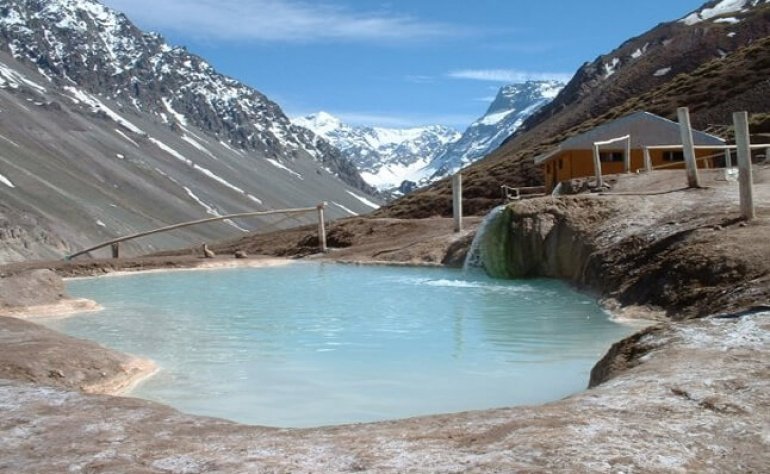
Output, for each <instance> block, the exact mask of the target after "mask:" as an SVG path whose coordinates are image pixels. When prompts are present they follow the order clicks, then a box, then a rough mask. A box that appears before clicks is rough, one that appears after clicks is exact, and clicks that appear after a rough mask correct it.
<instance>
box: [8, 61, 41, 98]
mask: <svg viewBox="0 0 770 474" xmlns="http://www.w3.org/2000/svg"><path fill="white" fill-rule="evenodd" d="M22 86H28V87H31V88H33V89H35V90H36V91H37V92H39V93H41V94H45V93H46V88H45V87H43V86H41V85H40V84H38V83H37V82H35V81H32V80H30V79H27V77H26V76H24V75H23V74H20V73H19V72H17V71H15V70H13V69H11V68H10V67H8V65H7V64H5V63H2V62H0V89H4V88H6V87H10V88H11V89H18V88H20V87H22Z"/></svg>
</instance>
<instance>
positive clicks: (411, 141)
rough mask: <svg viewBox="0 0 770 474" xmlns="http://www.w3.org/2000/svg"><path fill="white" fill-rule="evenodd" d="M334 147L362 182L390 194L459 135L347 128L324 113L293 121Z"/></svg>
mask: <svg viewBox="0 0 770 474" xmlns="http://www.w3.org/2000/svg"><path fill="white" fill-rule="evenodd" d="M293 123H294V124H295V125H299V126H302V127H304V128H307V129H309V130H311V131H313V132H314V133H316V134H318V135H320V136H322V137H323V138H325V139H326V140H328V141H329V142H330V143H331V144H333V145H334V146H335V147H337V148H338V149H339V150H340V151H341V152H342V153H343V154H344V155H345V156H346V157H347V158H348V159H350V160H351V161H352V162H353V163H355V164H356V166H357V167H358V170H359V172H360V173H361V175H362V177H363V178H364V180H365V181H367V182H368V183H369V184H371V185H373V186H375V187H377V188H378V189H380V190H382V191H392V190H394V189H396V188H398V187H399V186H400V185H401V184H402V182H403V181H405V180H408V181H420V180H422V179H423V178H424V177H425V175H426V173H424V172H422V169H423V168H424V167H425V166H427V165H428V164H429V163H430V162H431V161H432V160H433V158H434V157H435V156H436V155H437V154H438V153H440V152H441V151H442V150H443V149H444V147H446V146H447V145H448V144H449V143H451V142H453V141H455V140H457V139H458V138H459V137H460V133H459V132H458V131H457V130H454V129H452V128H450V127H446V126H443V125H427V126H422V127H409V128H388V127H372V126H351V125H347V124H345V123H343V122H342V121H341V120H340V119H338V118H337V117H334V116H333V115H331V114H329V113H327V112H323V111H322V112H317V113H315V114H311V115H307V116H304V117H297V118H295V119H293Z"/></svg>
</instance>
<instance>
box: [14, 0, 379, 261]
mask: <svg viewBox="0 0 770 474" xmlns="http://www.w3.org/2000/svg"><path fill="white" fill-rule="evenodd" d="M73 28H74V29H73ZM122 32H126V34H125V36H121V35H122ZM146 45H149V48H148V49H146V50H145V49H142V48H143V47H144V46H146ZM180 61H181V62H180ZM184 63H187V64H184ZM177 66H178V67H179V70H178V71H176V72H175V68H176V67H177ZM185 74H190V75H191V77H190V78H189V80H188V79H185V77H184V75H185ZM252 119H253V120H252ZM0 176H2V178H0V261H16V260H24V259H29V258H46V259H51V258H59V257H61V256H62V255H64V254H66V253H71V251H72V250H77V249H78V248H83V247H87V246H90V245H93V244H94V243H96V242H98V241H104V240H109V239H111V238H114V237H116V236H119V235H126V234H131V233H135V232H139V231H143V230H148V229H152V228H157V227H161V226H164V225H167V224H170V223H176V222H180V221H187V220H196V219H200V218H201V217H210V216H222V215H226V214H230V213H238V212H249V211H255V210H259V211H261V210H270V209H281V208H297V207H314V206H316V205H317V204H318V203H319V202H322V201H326V202H327V203H328V206H327V216H329V217H330V218H332V219H334V218H340V217H345V216H352V215H358V214H362V213H366V212H368V211H371V210H372V209H374V208H376V207H377V206H378V204H379V198H378V197H376V196H372V194H370V193H374V192H375V191H374V189H373V188H371V187H370V186H368V185H367V184H366V183H365V182H363V179H361V177H360V175H359V174H358V171H357V170H356V169H355V166H354V165H353V164H352V163H351V162H350V161H349V160H347V159H345V158H344V157H343V156H342V155H341V154H340V152H339V151H338V150H336V149H334V148H333V147H332V146H331V145H330V144H329V143H328V142H326V141H325V140H323V139H321V138H319V137H317V136H315V135H314V134H312V133H311V132H310V131H308V130H306V129H303V128H301V127H296V126H293V125H291V124H290V123H289V120H288V118H287V117H286V116H285V115H284V114H283V112H282V111H281V109H280V107H279V106H278V105H277V104H275V103H274V102H272V101H270V100H269V99H267V98H266V97H264V95H262V94H261V93H259V92H258V91H255V90H253V89H250V88H248V87H247V86H245V85H243V84H241V83H239V82H237V81H235V80H233V79H230V78H227V77H225V76H222V75H220V74H218V73H216V72H215V71H214V70H213V68H211V66H210V65H208V63H206V62H205V61H204V60H203V59H201V58H198V57H197V56H192V55H189V54H188V53H186V52H185V50H184V49H183V48H171V47H170V46H168V45H165V43H163V42H162V40H161V39H160V36H158V35H155V34H152V33H147V34H145V33H142V32H141V31H140V30H138V29H137V28H136V27H134V26H133V25H132V24H131V23H130V22H129V21H128V20H127V19H126V17H125V16H124V15H120V14H116V13H114V12H113V11H112V10H109V9H107V8H106V7H103V6H102V5H100V4H98V3H97V2H95V1H92V0H78V1H74V0H51V1H45V2H43V1H37V0H9V1H8V2H6V3H4V4H3V6H2V7H0ZM345 181H347V182H345ZM314 219H315V217H314V216H312V215H310V214H308V215H306V216H295V217H293V218H291V219H283V220H281V219H274V218H255V219H248V220H246V219H240V220H234V221H224V222H221V223H217V224H211V225H206V226H201V227H195V228H189V229H181V230H179V231H175V232H174V233H172V234H162V235H158V236H150V237H147V238H145V239H141V240H138V241H132V242H130V243H127V244H126V245H125V246H124V247H123V249H122V250H123V252H124V253H125V254H127V255H130V254H132V253H133V254H136V253H146V252H147V251H156V250H160V249H163V248H168V247H184V246H190V245H193V244H196V245H197V244H199V243H200V242H202V241H204V242H205V241H211V240H219V239H222V238H227V237H233V236H236V235H241V234H243V233H244V232H247V231H252V230H265V229H270V230H272V229H275V228H282V227H286V226H288V225H296V224H297V223H300V224H304V223H310V222H313V220H314ZM104 254H105V253H104V252H102V253H99V252H97V254H96V255H104Z"/></svg>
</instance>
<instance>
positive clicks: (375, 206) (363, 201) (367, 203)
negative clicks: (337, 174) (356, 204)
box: [346, 191, 380, 209]
mask: <svg viewBox="0 0 770 474" xmlns="http://www.w3.org/2000/svg"><path fill="white" fill-rule="evenodd" d="M346 192H347V193H348V194H350V195H351V196H353V197H354V198H356V199H358V200H359V201H361V202H362V203H364V205H366V206H369V207H371V208H372V209H379V208H380V206H379V205H378V204H375V203H373V202H372V201H370V200H368V199H366V198H365V197H363V196H359V195H358V194H356V193H352V192H350V191H346Z"/></svg>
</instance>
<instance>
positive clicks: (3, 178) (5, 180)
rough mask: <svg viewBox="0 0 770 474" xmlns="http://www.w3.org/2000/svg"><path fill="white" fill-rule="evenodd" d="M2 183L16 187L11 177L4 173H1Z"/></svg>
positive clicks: (0, 181) (0, 179)
mask: <svg viewBox="0 0 770 474" xmlns="http://www.w3.org/2000/svg"><path fill="white" fill-rule="evenodd" d="M0 183H3V184H4V185H6V186H8V187H9V188H15V187H16V186H14V184H13V183H12V182H11V180H10V179H8V178H6V177H5V176H4V175H2V174H0Z"/></svg>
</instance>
